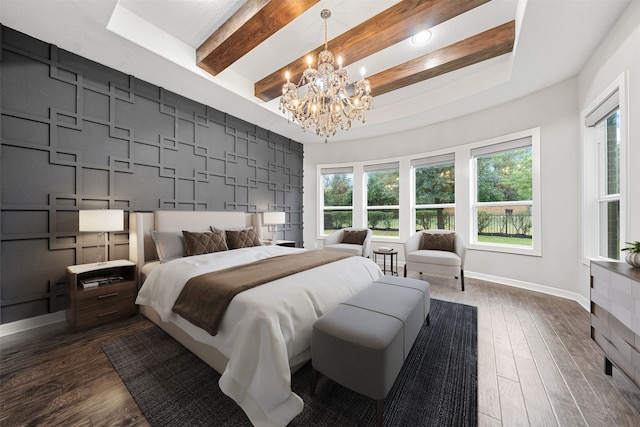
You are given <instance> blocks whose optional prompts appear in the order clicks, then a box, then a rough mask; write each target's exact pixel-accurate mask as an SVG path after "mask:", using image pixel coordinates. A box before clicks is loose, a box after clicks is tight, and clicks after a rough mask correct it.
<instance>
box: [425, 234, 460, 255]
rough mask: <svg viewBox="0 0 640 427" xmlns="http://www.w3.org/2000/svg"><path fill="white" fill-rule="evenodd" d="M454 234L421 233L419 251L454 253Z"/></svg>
mask: <svg viewBox="0 0 640 427" xmlns="http://www.w3.org/2000/svg"><path fill="white" fill-rule="evenodd" d="M455 238H456V233H422V237H421V238H420V247H419V248H418V249H420V250H428V251H447V252H455Z"/></svg>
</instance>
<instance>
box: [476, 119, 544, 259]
mask: <svg viewBox="0 0 640 427" xmlns="http://www.w3.org/2000/svg"><path fill="white" fill-rule="evenodd" d="M521 139H530V140H531V180H532V182H531V201H509V202H478V201H477V194H478V182H477V173H478V171H477V162H476V158H477V157H479V156H477V155H474V154H472V153H473V151H474V150H475V151H477V152H484V153H485V154H490V153H492V152H494V151H493V149H492V148H491V146H496V149H495V152H496V153H497V152H500V151H501V150H499V149H497V146H498V145H502V144H507V145H508V144H509V143H511V142H514V141H517V140H521ZM469 162H470V164H469V172H470V173H469V189H470V196H471V197H470V205H469V208H470V209H469V214H470V221H469V243H468V245H467V247H468V248H470V249H475V250H481V251H492V252H503V253H512V254H520V255H529V256H537V257H540V256H542V217H541V215H542V209H541V206H540V204H541V194H540V128H533V129H528V130H524V131H521V132H517V133H513V134H510V135H504V136H501V137H497V138H493V139H490V140H485V141H481V142H478V143H475V144H472V145H471V146H470V151H469ZM501 204H502V205H508V206H515V205H530V206H531V208H530V209H531V214H532V219H531V246H530V247H528V246H521V245H507V244H499V243H488V242H479V241H478V240H477V236H478V214H477V209H478V207H482V206H499V205H501Z"/></svg>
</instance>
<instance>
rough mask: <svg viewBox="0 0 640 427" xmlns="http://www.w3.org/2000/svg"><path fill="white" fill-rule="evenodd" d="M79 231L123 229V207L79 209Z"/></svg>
mask: <svg viewBox="0 0 640 427" xmlns="http://www.w3.org/2000/svg"><path fill="white" fill-rule="evenodd" d="M79 214H80V220H79V222H78V230H79V231H98V232H102V231H122V230H124V211H123V210H122V209H95V210H94V209H91V210H81V211H79Z"/></svg>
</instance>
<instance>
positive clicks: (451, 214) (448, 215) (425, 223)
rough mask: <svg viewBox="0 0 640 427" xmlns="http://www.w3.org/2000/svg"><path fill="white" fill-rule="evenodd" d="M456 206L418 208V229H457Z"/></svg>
mask: <svg viewBox="0 0 640 427" xmlns="http://www.w3.org/2000/svg"><path fill="white" fill-rule="evenodd" d="M455 220H456V216H455V209H454V208H435V209H416V231H421V230H434V229H440V230H455V229H456V223H455Z"/></svg>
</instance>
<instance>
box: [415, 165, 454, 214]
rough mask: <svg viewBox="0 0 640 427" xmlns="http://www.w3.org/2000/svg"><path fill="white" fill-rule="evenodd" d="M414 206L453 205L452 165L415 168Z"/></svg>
mask: <svg viewBox="0 0 640 427" xmlns="http://www.w3.org/2000/svg"><path fill="white" fill-rule="evenodd" d="M415 174H416V204H417V205H437V204H441V203H455V201H456V200H455V168H454V164H453V163H448V164H444V165H443V164H440V165H435V166H425V167H417V168H415Z"/></svg>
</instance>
